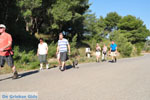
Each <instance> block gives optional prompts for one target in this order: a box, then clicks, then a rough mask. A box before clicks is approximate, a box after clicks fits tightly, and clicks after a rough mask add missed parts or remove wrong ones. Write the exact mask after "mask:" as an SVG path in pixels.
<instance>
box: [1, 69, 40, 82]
mask: <svg viewBox="0 0 150 100" xmlns="http://www.w3.org/2000/svg"><path fill="white" fill-rule="evenodd" d="M38 72H39V70H34V71H29V72H25V73H22V74H19V77H18V78H17V79H19V78H23V77H25V76H28V75H32V74H35V73H38ZM8 79H12V76H11V77H7V78H3V79H0V81H4V80H8Z"/></svg>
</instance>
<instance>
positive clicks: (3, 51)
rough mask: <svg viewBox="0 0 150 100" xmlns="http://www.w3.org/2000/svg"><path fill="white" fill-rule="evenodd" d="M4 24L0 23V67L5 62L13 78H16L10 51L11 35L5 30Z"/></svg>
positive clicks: (16, 74)
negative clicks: (10, 69)
mask: <svg viewBox="0 0 150 100" xmlns="http://www.w3.org/2000/svg"><path fill="white" fill-rule="evenodd" d="M5 30H6V26H5V25H3V24H0V69H1V68H2V67H4V64H5V62H7V64H8V66H10V67H11V68H12V71H13V74H14V75H13V77H12V78H13V79H16V78H18V73H17V71H16V67H15V66H14V61H13V57H12V55H13V52H12V47H11V46H12V37H11V35H10V34H8V33H6V32H5Z"/></svg>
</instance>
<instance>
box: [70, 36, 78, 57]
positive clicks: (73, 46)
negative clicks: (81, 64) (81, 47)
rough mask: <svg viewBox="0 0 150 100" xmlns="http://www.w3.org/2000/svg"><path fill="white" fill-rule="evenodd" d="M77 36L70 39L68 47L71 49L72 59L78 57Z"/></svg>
mask: <svg viewBox="0 0 150 100" xmlns="http://www.w3.org/2000/svg"><path fill="white" fill-rule="evenodd" d="M77 36H78V35H75V36H74V37H73V38H72V42H71V43H70V47H71V51H70V52H71V56H72V57H75V56H77V55H79V51H78V49H77Z"/></svg>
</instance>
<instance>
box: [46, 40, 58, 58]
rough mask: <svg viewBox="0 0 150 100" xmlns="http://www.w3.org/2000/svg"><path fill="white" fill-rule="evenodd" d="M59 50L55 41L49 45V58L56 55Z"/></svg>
mask: <svg viewBox="0 0 150 100" xmlns="http://www.w3.org/2000/svg"><path fill="white" fill-rule="evenodd" d="M56 50H57V44H55V43H54V41H53V42H52V43H51V44H50V45H49V46H48V58H51V57H55V56H56Z"/></svg>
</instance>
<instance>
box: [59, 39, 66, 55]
mask: <svg viewBox="0 0 150 100" xmlns="http://www.w3.org/2000/svg"><path fill="white" fill-rule="evenodd" d="M68 44H69V42H68V40H67V39H65V38H63V39H62V40H58V46H59V52H67V46H68Z"/></svg>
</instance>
